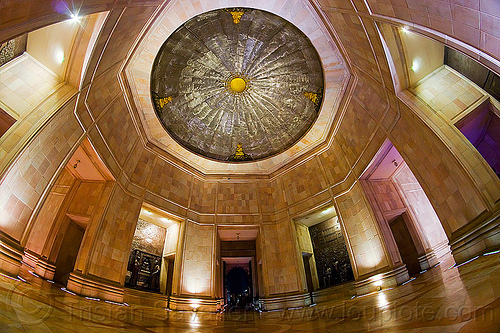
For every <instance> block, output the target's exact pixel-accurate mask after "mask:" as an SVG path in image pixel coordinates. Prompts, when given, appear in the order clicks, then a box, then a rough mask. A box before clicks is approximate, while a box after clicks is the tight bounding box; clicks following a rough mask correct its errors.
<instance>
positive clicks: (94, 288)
mask: <svg viewBox="0 0 500 333" xmlns="http://www.w3.org/2000/svg"><path fill="white" fill-rule="evenodd" d="M66 289H68V290H69V291H72V292H74V293H76V294H78V295H80V296H85V297H94V298H100V299H103V300H107V301H113V302H119V303H122V302H123V295H124V291H123V287H122V286H121V285H119V284H118V283H113V282H108V283H107V282H101V281H96V280H94V279H92V278H91V277H88V276H83V275H80V274H79V273H76V272H73V273H71V274H70V276H69V280H68V285H67V287H66Z"/></svg>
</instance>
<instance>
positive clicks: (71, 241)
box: [54, 218, 85, 285]
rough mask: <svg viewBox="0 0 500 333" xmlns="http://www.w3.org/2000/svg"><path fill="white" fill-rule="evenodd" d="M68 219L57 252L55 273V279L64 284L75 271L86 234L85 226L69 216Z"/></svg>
mask: <svg viewBox="0 0 500 333" xmlns="http://www.w3.org/2000/svg"><path fill="white" fill-rule="evenodd" d="M67 220H68V221H67V223H68V224H67V228H66V232H65V233H64V237H63V239H62V242H61V246H60V250H59V253H58V254H57V259H56V272H55V274H54V281H56V282H59V283H61V284H64V285H65V284H66V283H68V279H69V275H70V273H71V272H73V269H74V267H75V263H76V258H77V256H78V251H80V245H81V244H82V239H83V235H84V234H85V228H83V227H82V226H80V225H78V224H77V223H75V222H74V221H72V220H71V219H69V218H67Z"/></svg>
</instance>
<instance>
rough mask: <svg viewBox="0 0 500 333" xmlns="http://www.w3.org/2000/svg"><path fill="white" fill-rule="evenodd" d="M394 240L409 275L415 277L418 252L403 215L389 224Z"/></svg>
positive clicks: (418, 267)
mask: <svg viewBox="0 0 500 333" xmlns="http://www.w3.org/2000/svg"><path fill="white" fill-rule="evenodd" d="M389 226H390V227H391V231H392V234H393V236H394V240H395V241H396V245H397V246H398V249H399V253H400V255H401V260H403V262H404V263H405V265H406V269H407V270H408V274H409V275H415V274H418V273H419V272H420V263H419V261H418V251H417V248H416V247H415V243H414V242H413V238H412V237H411V234H410V231H409V230H408V226H407V225H406V222H405V219H404V218H403V215H400V216H398V217H396V218H395V219H393V220H392V221H390V222H389Z"/></svg>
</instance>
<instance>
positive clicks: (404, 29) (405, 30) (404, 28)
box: [401, 27, 410, 33]
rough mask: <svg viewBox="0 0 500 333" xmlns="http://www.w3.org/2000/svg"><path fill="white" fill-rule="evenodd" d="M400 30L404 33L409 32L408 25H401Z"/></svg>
mask: <svg viewBox="0 0 500 333" xmlns="http://www.w3.org/2000/svg"><path fill="white" fill-rule="evenodd" d="M401 30H403V32H404V33H409V32H410V29H409V28H408V27H403V28H402V29H401Z"/></svg>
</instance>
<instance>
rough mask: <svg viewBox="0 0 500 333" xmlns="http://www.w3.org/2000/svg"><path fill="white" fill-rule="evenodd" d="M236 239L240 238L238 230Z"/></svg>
mask: <svg viewBox="0 0 500 333" xmlns="http://www.w3.org/2000/svg"><path fill="white" fill-rule="evenodd" d="M236 239H237V240H240V233H239V232H237V233H236Z"/></svg>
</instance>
